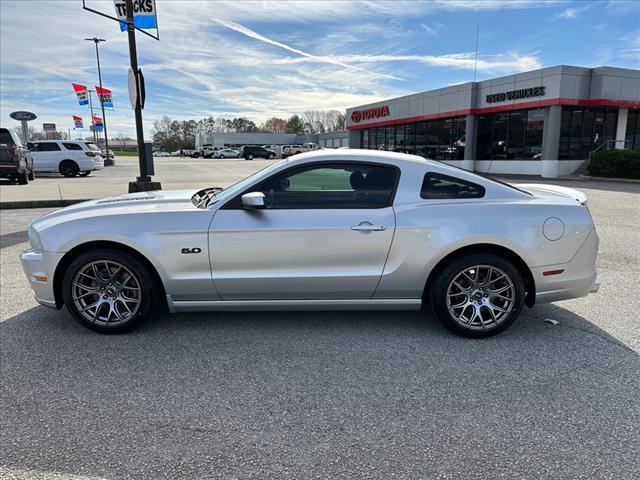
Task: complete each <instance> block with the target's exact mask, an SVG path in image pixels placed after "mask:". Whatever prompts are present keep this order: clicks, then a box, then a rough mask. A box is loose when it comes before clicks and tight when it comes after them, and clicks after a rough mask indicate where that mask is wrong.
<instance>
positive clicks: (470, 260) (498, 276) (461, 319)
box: [430, 254, 525, 338]
mask: <svg viewBox="0 0 640 480" xmlns="http://www.w3.org/2000/svg"><path fill="white" fill-rule="evenodd" d="M430 293H431V305H432V306H433V309H434V311H435V313H436V315H437V316H438V319H439V320H440V321H441V322H442V323H443V324H444V326H445V327H446V328H448V329H449V330H451V331H453V332H455V333H457V334H459V335H463V336H466V337H474V338H484V337H490V336H492V335H495V334H497V333H500V332H502V331H503V330H505V329H506V328H508V327H509V326H510V325H511V324H512V323H513V322H515V321H516V319H517V318H518V316H519V315H520V312H521V310H522V306H523V304H524V294H525V288H524V282H523V281H522V277H521V275H520V273H519V272H518V270H517V268H516V267H515V266H514V265H513V264H512V263H511V262H510V261H508V260H506V259H504V258H502V257H500V256H497V255H493V254H473V255H467V256H464V257H461V258H458V259H456V260H454V261H452V262H451V263H450V264H449V265H448V266H447V267H446V268H445V269H444V270H443V271H442V272H441V273H440V275H439V277H438V278H437V279H436V282H435V285H434V288H433V289H432V291H431V292H430Z"/></svg>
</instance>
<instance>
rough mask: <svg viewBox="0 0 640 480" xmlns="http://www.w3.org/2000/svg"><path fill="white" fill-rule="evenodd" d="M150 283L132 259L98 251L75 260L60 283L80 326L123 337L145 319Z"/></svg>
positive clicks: (151, 291)
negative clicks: (119, 334)
mask: <svg viewBox="0 0 640 480" xmlns="http://www.w3.org/2000/svg"><path fill="white" fill-rule="evenodd" d="M153 292H154V289H153V280H152V277H151V275H150V273H149V272H148V270H147V268H146V267H145V266H144V265H143V264H142V263H141V262H140V261H139V260H138V259H137V258H136V257H134V256H133V255H131V254H129V253H126V252H121V251H118V250H110V249H97V250H92V251H89V252H85V253H82V254H80V255H79V256H78V257H76V258H75V259H74V260H73V261H72V262H71V264H70V265H69V267H68V268H67V270H66V272H65V274H64V278H63V281H62V293H63V298H64V303H65V305H66V306H67V308H68V309H69V311H70V312H71V314H72V315H73V316H74V318H75V319H76V320H77V321H78V322H79V323H80V324H82V325H83V326H85V327H87V328H89V329H91V330H93V331H96V332H100V333H124V332H128V331H130V330H132V329H134V328H136V327H137V326H138V325H140V323H142V321H143V320H144V319H145V318H146V317H147V316H148V314H149V312H150V311H151V307H152V305H153V304H154V301H155V300H157V299H154V298H153Z"/></svg>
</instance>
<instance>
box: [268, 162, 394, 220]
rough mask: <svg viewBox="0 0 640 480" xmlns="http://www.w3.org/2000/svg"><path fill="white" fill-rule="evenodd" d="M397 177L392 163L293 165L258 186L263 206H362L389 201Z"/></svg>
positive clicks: (288, 207) (379, 205)
mask: <svg viewBox="0 0 640 480" xmlns="http://www.w3.org/2000/svg"><path fill="white" fill-rule="evenodd" d="M397 180H398V170H397V169H396V168H393V167H387V166H380V165H371V164H358V163H345V164H323V165H315V166H309V167H303V168H296V169H293V170H289V171H286V172H283V173H282V174H280V175H277V176H275V177H273V178H271V179H269V180H267V181H266V182H264V183H263V184H262V185H260V188H259V189H258V190H259V191H261V192H262V193H264V195H265V204H266V205H265V206H266V208H267V209H331V208H341V209H362V208H384V207H388V206H389V205H391V203H392V201H393V194H394V191H395V187H396V184H397Z"/></svg>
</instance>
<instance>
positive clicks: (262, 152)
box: [240, 147, 276, 160]
mask: <svg viewBox="0 0 640 480" xmlns="http://www.w3.org/2000/svg"><path fill="white" fill-rule="evenodd" d="M240 156H241V157H242V158H244V159H245V160H253V159H254V158H268V159H270V160H273V159H274V158H276V152H274V151H273V150H267V149H266V148H262V147H242V148H240Z"/></svg>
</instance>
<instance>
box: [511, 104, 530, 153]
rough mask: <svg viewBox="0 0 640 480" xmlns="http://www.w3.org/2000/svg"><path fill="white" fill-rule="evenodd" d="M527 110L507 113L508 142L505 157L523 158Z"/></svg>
mask: <svg viewBox="0 0 640 480" xmlns="http://www.w3.org/2000/svg"><path fill="white" fill-rule="evenodd" d="M526 116H527V112H511V113H510V114H509V142H508V144H507V159H508V160H514V159H519V158H524V122H525V118H526Z"/></svg>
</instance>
